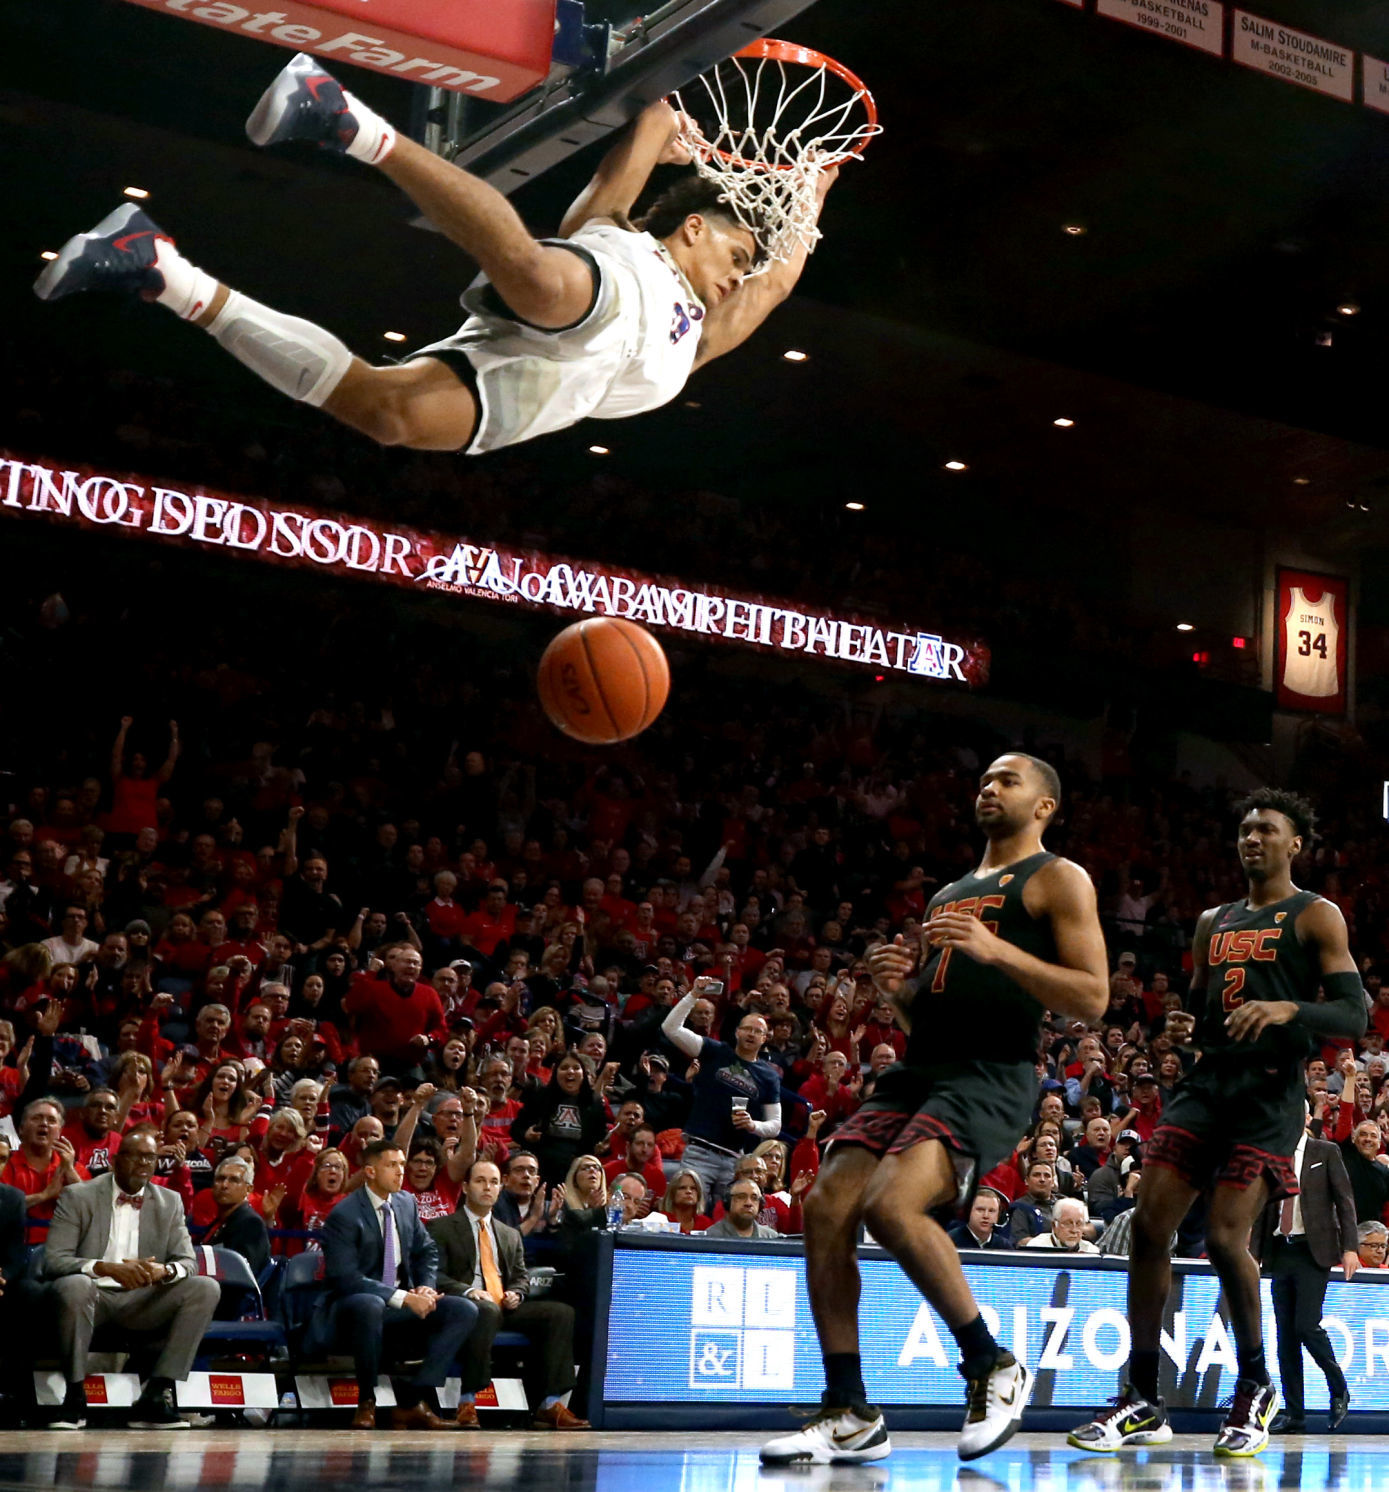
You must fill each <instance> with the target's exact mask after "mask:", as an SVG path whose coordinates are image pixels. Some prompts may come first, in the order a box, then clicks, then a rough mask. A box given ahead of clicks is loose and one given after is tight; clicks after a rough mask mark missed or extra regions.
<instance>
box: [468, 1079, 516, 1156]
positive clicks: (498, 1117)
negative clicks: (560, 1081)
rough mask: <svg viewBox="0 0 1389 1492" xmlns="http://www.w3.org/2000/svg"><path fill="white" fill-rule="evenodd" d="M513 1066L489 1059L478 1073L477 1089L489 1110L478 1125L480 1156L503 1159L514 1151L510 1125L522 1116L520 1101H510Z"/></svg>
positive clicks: (514, 1099)
mask: <svg viewBox="0 0 1389 1492" xmlns="http://www.w3.org/2000/svg"><path fill="white" fill-rule="evenodd" d="M511 1076H512V1073H511V1063H510V1062H508V1061H507V1060H506V1058H505V1057H489V1058H488V1059H487V1060H486V1061H485V1062H484V1063H483V1064H482V1068H481V1070H480V1071H479V1073H478V1086H479V1087H480V1088H481V1089H482V1091H483V1093H484V1094H485V1095H486V1097H487V1110H486V1112H485V1113H484V1114H483V1115H482V1118H481V1119H480V1120H479V1121H478V1140H477V1150H478V1154H479V1155H484V1156H488V1157H495V1156H503V1157H505V1155H506V1154H507V1152H508V1151H509V1150H510V1149H511V1122H512V1120H513V1119H515V1118H516V1116H517V1114H519V1113H520V1112H521V1100H520V1099H519V1098H512V1097H511Z"/></svg>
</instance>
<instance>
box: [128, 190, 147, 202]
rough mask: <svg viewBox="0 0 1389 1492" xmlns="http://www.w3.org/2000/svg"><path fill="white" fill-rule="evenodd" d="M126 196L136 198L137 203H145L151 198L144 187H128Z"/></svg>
mask: <svg viewBox="0 0 1389 1492" xmlns="http://www.w3.org/2000/svg"><path fill="white" fill-rule="evenodd" d="M125 195H126V196H127V197H134V198H135V200H136V201H137V202H143V201H144V200H145V198H146V197H148V196H149V193H148V192H147V191H146V190H145V189H144V187H126V189H125Z"/></svg>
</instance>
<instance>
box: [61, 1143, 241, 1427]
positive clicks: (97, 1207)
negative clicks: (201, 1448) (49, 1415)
mask: <svg viewBox="0 0 1389 1492" xmlns="http://www.w3.org/2000/svg"><path fill="white" fill-rule="evenodd" d="M156 1150H157V1143H156V1141H155V1138H154V1136H153V1135H152V1134H150V1133H148V1132H147V1131H137V1132H136V1133H134V1134H128V1135H126V1137H125V1138H124V1139H123V1140H122V1141H121V1145H120V1149H119V1150H118V1151H117V1152H116V1156H115V1159H114V1160H113V1161H112V1165H111V1174H110V1175H108V1176H102V1177H99V1178H98V1179H97V1180H95V1181H83V1182H79V1183H78V1184H77V1185H75V1186H69V1187H66V1188H65V1189H64V1191H63V1193H62V1195H61V1196H60V1197H59V1198H58V1205H57V1208H56V1210H55V1211H54V1213H53V1222H52V1225H51V1226H50V1227H49V1230H48V1240H47V1242H46V1244H45V1245H44V1255H43V1274H44V1278H45V1279H46V1280H50V1281H52V1282H53V1283H52V1285H51V1290H52V1296H53V1299H54V1301H55V1308H56V1312H57V1318H58V1342H59V1349H60V1352H61V1356H62V1361H63V1376H64V1377H65V1378H66V1379H67V1385H68V1386H67V1394H66V1397H65V1398H64V1400H63V1407H62V1409H61V1410H59V1411H58V1413H57V1415H56V1416H55V1417H54V1419H53V1420H52V1422H51V1426H50V1427H51V1428H52V1429H55V1430H81V1429H83V1428H84V1427H85V1425H86V1423H87V1395H86V1392H85V1390H84V1389H83V1386H82V1385H83V1381H84V1380H85V1378H86V1376H87V1355H88V1352H89V1351H90V1349H91V1344H92V1334H93V1332H94V1331H95V1330H96V1329H97V1328H98V1327H102V1326H115V1327H119V1328H123V1329H125V1330H128V1331H137V1332H150V1333H159V1334H161V1335H162V1336H163V1346H162V1348H161V1349H160V1352H159V1356H158V1358H157V1359H156V1361H155V1364H154V1372H153V1373H152V1374H151V1376H150V1378H149V1381H148V1382H147V1383H146V1384H145V1386H144V1388H143V1390H142V1391H141V1393H140V1397H139V1398H138V1399H137V1400H136V1402H135V1407H134V1409H133V1410H132V1411H131V1416H130V1426H131V1428H132V1429H135V1430H182V1429H186V1428H187V1424H188V1422H187V1421H186V1420H183V1419H180V1418H179V1413H178V1410H177V1408H176V1407H175V1405H174V1383H175V1382H176V1381H182V1380H183V1379H185V1378H187V1377H188V1371H189V1369H190V1368H191V1367H192V1366H193V1359H194V1357H195V1356H196V1354H197V1350H198V1344H199V1342H201V1341H202V1336H203V1332H204V1331H206V1330H207V1325H208V1322H210V1321H211V1320H212V1313H213V1312H214V1311H215V1310H216V1309H217V1301H218V1298H219V1294H220V1291H219V1287H218V1285H217V1281H216V1280H210V1279H204V1278H203V1277H202V1276H200V1275H199V1274H198V1272H197V1269H196V1266H195V1263H194V1259H193V1245H192V1243H191V1242H190V1241H189V1238H188V1228H187V1225H186V1224H185V1223H184V1220H183V1204H182V1202H181V1201H180V1199H179V1197H178V1195H177V1194H176V1193H175V1192H172V1191H170V1190H168V1189H167V1188H166V1187H162V1186H152V1185H151V1184H150V1178H151V1177H152V1176H153V1175H154V1168H155V1164H156V1159H157V1156H156Z"/></svg>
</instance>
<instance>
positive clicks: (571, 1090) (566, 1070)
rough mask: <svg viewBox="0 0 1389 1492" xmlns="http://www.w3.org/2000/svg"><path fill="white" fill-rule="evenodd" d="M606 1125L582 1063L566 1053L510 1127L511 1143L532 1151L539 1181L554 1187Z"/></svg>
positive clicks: (596, 1139)
mask: <svg viewBox="0 0 1389 1492" xmlns="http://www.w3.org/2000/svg"><path fill="white" fill-rule="evenodd" d="M607 1125H608V1117H607V1114H606V1112H605V1110H604V1107H603V1104H602V1102H601V1101H600V1100H599V1099H598V1098H597V1097H596V1096H595V1095H594V1092H593V1083H592V1081H591V1079H590V1077H589V1071H588V1066H587V1064H586V1062H585V1061H584V1059H583V1058H582V1057H581V1056H580V1055H579V1054H578V1053H577V1052H567V1053H566V1054H565V1055H564V1056H563V1057H561V1058H560V1060H559V1061H558V1062H557V1063H556V1064H555V1070H554V1072H553V1074H552V1075H551V1077H550V1081H549V1082H548V1083H547V1084H546V1085H545V1087H544V1088H542V1089H541V1090H540V1091H539V1092H538V1093H534V1094H530V1095H528V1096H527V1097H526V1098H525V1100H524V1101H523V1103H522V1106H521V1112H520V1113H519V1114H518V1115H517V1116H516V1118H515V1119H514V1120H512V1123H511V1138H512V1139H513V1140H515V1142H516V1143H517V1144H518V1145H522V1146H524V1147H525V1148H526V1149H527V1150H532V1151H534V1152H535V1158H536V1160H538V1161H539V1163H540V1179H541V1181H542V1182H543V1183H544V1184H545V1185H546V1186H553V1185H554V1184H555V1183H556V1182H557V1181H563V1180H564V1179H565V1174H566V1172H567V1171H568V1169H569V1167H570V1165H571V1164H572V1163H573V1161H574V1159H575V1158H576V1157H577V1156H580V1155H583V1154H585V1153H587V1152H589V1151H591V1150H592V1149H593V1148H594V1146H595V1145H597V1143H598V1142H599V1140H601V1139H602V1138H603V1136H604V1135H605V1134H606V1133H607ZM600 1169H601V1167H600Z"/></svg>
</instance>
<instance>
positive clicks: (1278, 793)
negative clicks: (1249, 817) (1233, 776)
mask: <svg viewBox="0 0 1389 1492" xmlns="http://www.w3.org/2000/svg"><path fill="white" fill-rule="evenodd" d="M1256 808H1271V809H1272V810H1273V811H1274V812H1275V813H1281V814H1282V815H1283V817H1284V818H1285V819H1287V821H1288V822H1289V823H1290V824H1291V825H1292V826H1293V830H1294V832H1295V833H1297V834H1298V835H1300V836H1301V838H1302V839H1303V841H1304V842H1306V843H1309V844H1310V843H1311V840H1312V836H1313V835H1314V834H1315V833H1316V828H1317V815H1316V811H1315V810H1314V809H1313V807H1312V805H1311V804H1310V803H1309V802H1308V801H1307V799H1306V798H1300V797H1298V795H1297V794H1296V793H1290V792H1288V790H1287V789H1286V788H1281V787H1260V788H1255V790H1254V791H1253V792H1252V793H1250V794H1249V795H1248V797H1245V798H1241V799H1240V801H1239V802H1238V803H1236V804H1235V814H1236V816H1237V817H1239V818H1243V817H1244V816H1245V814H1247V813H1253V811H1254V810H1255V809H1256Z"/></svg>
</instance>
